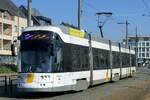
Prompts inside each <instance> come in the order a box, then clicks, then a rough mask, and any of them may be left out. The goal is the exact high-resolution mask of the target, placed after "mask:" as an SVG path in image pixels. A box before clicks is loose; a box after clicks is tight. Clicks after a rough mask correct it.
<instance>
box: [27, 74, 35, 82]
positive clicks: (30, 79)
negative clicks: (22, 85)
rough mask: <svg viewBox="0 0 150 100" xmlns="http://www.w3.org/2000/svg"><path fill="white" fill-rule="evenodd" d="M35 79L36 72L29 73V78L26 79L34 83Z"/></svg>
mask: <svg viewBox="0 0 150 100" xmlns="http://www.w3.org/2000/svg"><path fill="white" fill-rule="evenodd" d="M33 79H34V73H29V74H27V80H26V82H27V83H32V82H33Z"/></svg>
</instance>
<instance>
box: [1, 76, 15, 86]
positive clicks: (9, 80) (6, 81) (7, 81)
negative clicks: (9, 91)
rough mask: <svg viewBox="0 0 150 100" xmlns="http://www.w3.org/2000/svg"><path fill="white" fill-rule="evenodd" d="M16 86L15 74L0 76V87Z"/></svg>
mask: <svg viewBox="0 0 150 100" xmlns="http://www.w3.org/2000/svg"><path fill="white" fill-rule="evenodd" d="M16 84H17V75H16V74H0V86H5V87H7V86H12V85H16Z"/></svg>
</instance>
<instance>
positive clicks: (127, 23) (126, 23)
mask: <svg viewBox="0 0 150 100" xmlns="http://www.w3.org/2000/svg"><path fill="white" fill-rule="evenodd" d="M118 24H125V25H126V47H128V25H129V24H130V23H129V22H128V21H126V22H120V23H118Z"/></svg>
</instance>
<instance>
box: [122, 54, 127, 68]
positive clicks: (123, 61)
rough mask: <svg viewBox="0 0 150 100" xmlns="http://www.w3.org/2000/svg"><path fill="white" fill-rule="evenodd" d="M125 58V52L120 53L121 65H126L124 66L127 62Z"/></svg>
mask: <svg viewBox="0 0 150 100" xmlns="http://www.w3.org/2000/svg"><path fill="white" fill-rule="evenodd" d="M126 60H127V59H126V54H125V53H122V67H127V66H126V63H127V61H126Z"/></svg>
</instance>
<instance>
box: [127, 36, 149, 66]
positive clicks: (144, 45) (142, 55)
mask: <svg viewBox="0 0 150 100" xmlns="http://www.w3.org/2000/svg"><path fill="white" fill-rule="evenodd" d="M128 41H129V42H128V45H129V46H133V47H135V48H136V41H137V56H138V63H139V64H141V65H143V66H146V65H150V35H138V36H137V38H136V36H129V40H128Z"/></svg>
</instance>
